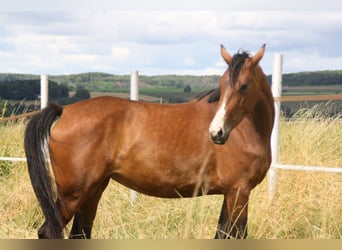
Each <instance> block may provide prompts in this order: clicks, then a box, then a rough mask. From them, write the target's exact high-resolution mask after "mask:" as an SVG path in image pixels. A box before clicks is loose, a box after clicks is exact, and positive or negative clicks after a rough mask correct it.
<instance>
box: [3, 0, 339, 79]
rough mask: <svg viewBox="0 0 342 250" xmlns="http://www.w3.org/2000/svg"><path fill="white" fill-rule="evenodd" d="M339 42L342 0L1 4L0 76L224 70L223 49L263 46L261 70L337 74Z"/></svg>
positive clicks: (102, 0)
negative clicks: (277, 60)
mask: <svg viewBox="0 0 342 250" xmlns="http://www.w3.org/2000/svg"><path fill="white" fill-rule="evenodd" d="M152 2H153V3H152ZM260 2H261V3H262V4H260ZM28 3H30V4H28ZM95 3H96V4H95ZM99 3H101V4H99ZM113 3H115V4H113ZM133 3H137V4H133ZM158 3H159V4H158ZM161 3H163V4H161ZM172 3H173V4H172ZM175 3H178V5H177V4H175ZM181 3H182V4H181ZM208 3H210V5H209V4H208ZM266 4H267V5H266ZM291 4H293V5H291ZM308 4H310V6H308ZM341 38H342V7H341V3H340V0H338V1H335V0H333V1H316V0H312V1H303V3H302V2H301V1H298V0H297V1H294V0H287V1H273V0H272V1H252V0H249V1H248V0H240V1H228V0H211V1H198V0H197V1H193V0H189V1H186V0H183V1H178V0H173V1H159V2H156V1H151V0H145V1H133V0H126V1H124V2H123V1H108V0H98V1H84V0H83V1H78V0H74V1H70V0H69V1H66V0H60V1H41V0H31V1H19V0H9V1H6V0H0V72H1V73H7V72H11V73H32V74H73V73H82V72H94V71H97V72H106V73H110V74H130V72H131V71H132V70H133V69H137V70H139V73H140V74H143V75H160V74H196V75H205V74H222V73H223V71H224V69H225V68H226V65H225V64H224V63H223V60H222V59H221V57H220V50H219V48H220V44H223V45H224V46H225V47H226V48H227V50H228V51H229V52H230V53H231V54H234V53H236V52H237V51H238V50H239V49H243V50H248V51H250V52H251V53H252V54H253V53H255V52H256V51H257V50H258V49H259V48H260V47H261V45H262V44H264V43H266V54H265V57H264V58H263V60H262V61H261V66H262V67H263V69H264V71H265V72H266V73H267V74H269V73H271V72H272V61H273V57H274V54H275V53H282V54H283V55H284V72H300V71H316V70H335V69H342V39H341Z"/></svg>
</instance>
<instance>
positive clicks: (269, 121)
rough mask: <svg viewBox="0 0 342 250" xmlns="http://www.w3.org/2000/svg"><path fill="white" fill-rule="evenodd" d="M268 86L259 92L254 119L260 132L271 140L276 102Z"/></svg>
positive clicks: (265, 138) (253, 114)
mask: <svg viewBox="0 0 342 250" xmlns="http://www.w3.org/2000/svg"><path fill="white" fill-rule="evenodd" d="M267 88H269V86H264V89H263V90H262V91H261V92H260V93H259V100H258V101H257V104H256V106H255V108H254V111H253V113H252V119H253V120H254V125H255V128H256V130H257V132H258V134H260V135H261V136H262V138H263V139H264V140H266V141H268V142H269V140H270V137H271V133H272V128H273V122H274V104H273V97H272V94H271V91H270V89H267Z"/></svg>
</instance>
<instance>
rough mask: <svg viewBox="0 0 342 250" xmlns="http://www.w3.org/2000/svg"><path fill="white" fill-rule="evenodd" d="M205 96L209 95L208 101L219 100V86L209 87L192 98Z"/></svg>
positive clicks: (199, 98) (200, 98) (198, 98)
mask: <svg viewBox="0 0 342 250" xmlns="http://www.w3.org/2000/svg"><path fill="white" fill-rule="evenodd" d="M207 96H209V98H208V103H212V102H218V101H219V100H220V88H219V87H217V88H215V89H210V90H207V91H204V92H202V93H199V94H198V95H197V96H195V98H194V99H197V101H200V100H202V99H203V98H205V97H207Z"/></svg>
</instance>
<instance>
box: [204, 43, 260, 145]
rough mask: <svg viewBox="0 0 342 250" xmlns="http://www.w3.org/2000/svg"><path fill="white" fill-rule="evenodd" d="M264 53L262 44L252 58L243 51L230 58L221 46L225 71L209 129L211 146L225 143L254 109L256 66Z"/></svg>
mask: <svg viewBox="0 0 342 250" xmlns="http://www.w3.org/2000/svg"><path fill="white" fill-rule="evenodd" d="M264 52H265V45H263V46H262V47H261V49H260V50H259V51H258V52H257V53H256V54H255V55H254V56H250V55H249V54H248V53H247V52H243V51H242V52H239V53H237V54H236V55H234V56H233V57H232V56H231V55H230V54H229V53H228V52H227V51H226V49H225V48H224V47H223V46H222V45H221V56H222V57H223V59H224V60H225V62H226V63H227V64H228V69H227V70H226V72H225V73H224V74H223V76H221V78H220V100H219V103H218V106H217V111H216V114H215V117H214V119H213V120H212V122H211V123H210V127H209V132H210V136H211V139H212V141H213V142H214V143H216V144H224V143H225V142H226V141H227V139H228V137H229V133H230V132H231V130H232V129H233V128H234V127H236V126H237V125H238V124H239V123H240V121H241V120H242V119H243V118H244V117H245V115H246V114H248V113H251V112H252V111H253V110H254V107H255V105H256V102H257V100H258V96H257V91H258V82H259V81H261V78H260V74H263V73H262V71H261V70H260V67H259V66H258V63H259V61H260V60H261V58H262V57H263V55H264Z"/></svg>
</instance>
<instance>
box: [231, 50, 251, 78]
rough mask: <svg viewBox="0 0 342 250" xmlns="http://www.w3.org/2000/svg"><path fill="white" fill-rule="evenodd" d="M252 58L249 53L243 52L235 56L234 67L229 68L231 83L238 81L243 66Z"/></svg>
mask: <svg viewBox="0 0 342 250" xmlns="http://www.w3.org/2000/svg"><path fill="white" fill-rule="evenodd" d="M250 57H251V55H250V54H249V52H247V51H241V50H240V51H238V53H237V54H235V55H234V56H233V59H232V65H230V67H229V78H230V82H231V83H234V82H236V79H237V77H238V76H239V74H240V70H241V68H242V65H243V64H244V62H245V60H246V59H247V58H250Z"/></svg>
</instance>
